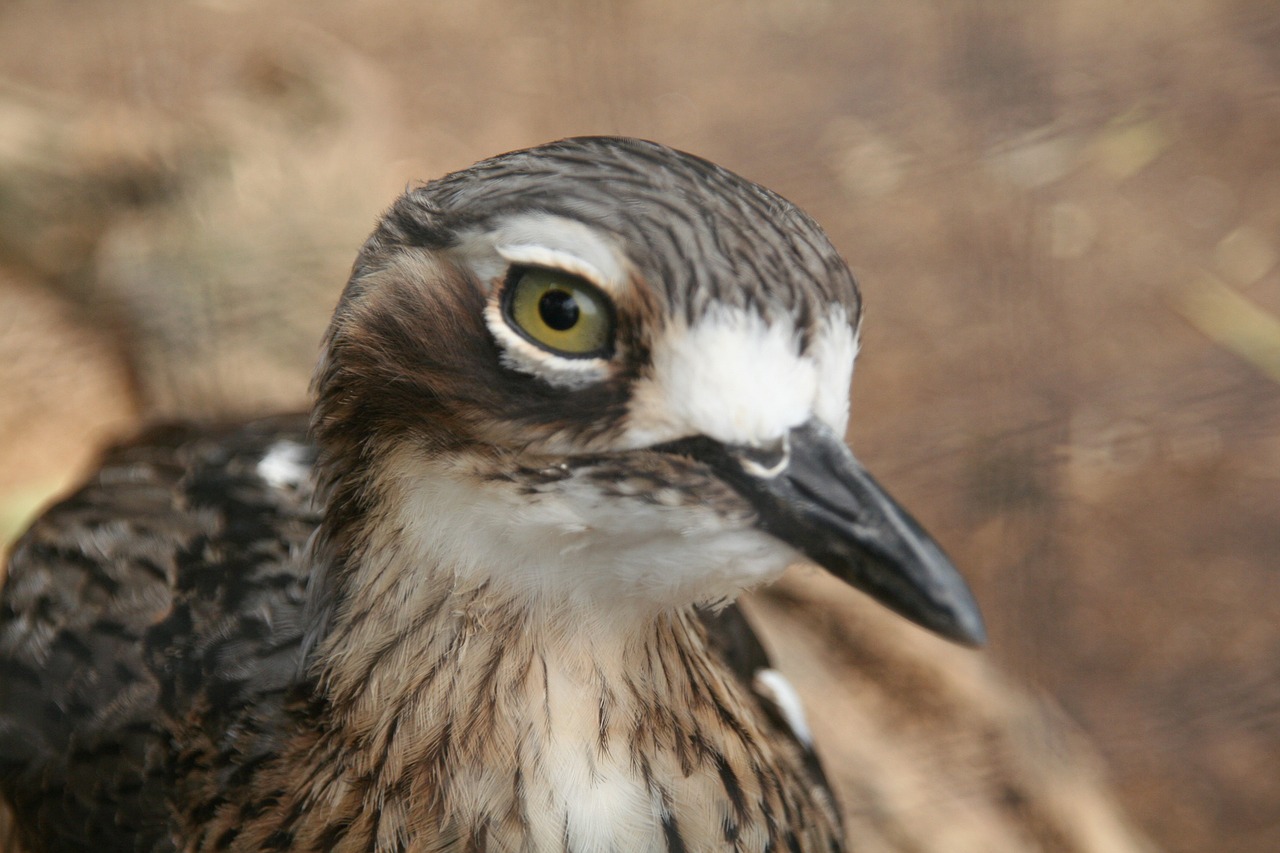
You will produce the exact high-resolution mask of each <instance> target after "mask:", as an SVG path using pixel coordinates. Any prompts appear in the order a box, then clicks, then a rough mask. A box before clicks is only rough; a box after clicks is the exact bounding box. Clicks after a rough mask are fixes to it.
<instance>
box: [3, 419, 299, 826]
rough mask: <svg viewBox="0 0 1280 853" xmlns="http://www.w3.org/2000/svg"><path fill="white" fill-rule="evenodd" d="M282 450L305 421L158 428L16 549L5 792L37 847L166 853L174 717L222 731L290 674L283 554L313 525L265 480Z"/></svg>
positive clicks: (292, 591)
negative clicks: (199, 717)
mask: <svg viewBox="0 0 1280 853" xmlns="http://www.w3.org/2000/svg"><path fill="white" fill-rule="evenodd" d="M281 440H292V441H294V442H298V443H303V442H305V420H304V419H303V418H301V417H288V418H276V419H271V420H267V421H259V422H254V423H252V424H249V425H247V426H241V427H233V428H223V429H212V430H203V429H198V428H195V427H164V428H160V429H156V430H152V431H151V432H149V433H148V434H147V435H145V436H143V437H142V438H141V439H140V440H138V441H136V442H133V443H131V444H129V445H126V446H122V447H118V448H115V449H113V450H111V451H109V452H108V453H107V454H106V457H105V459H104V461H103V464H102V467H101V469H100V470H99V471H98V472H97V474H96V475H95V476H94V478H93V479H92V480H91V481H90V482H89V483H88V484H87V485H86V486H84V487H83V488H82V489H81V490H80V491H78V492H77V493H75V494H74V495H72V496H71V497H70V498H68V499H66V500H64V501H62V502H61V503H59V504H57V505H56V506H54V507H52V508H51V509H50V510H49V511H48V512H47V513H46V514H45V515H44V516H43V517H42V518H41V519H40V520H39V521H37V522H36V523H35V525H34V526H33V527H32V528H31V529H30V530H29V531H28V532H27V533H26V534H25V535H24V536H23V537H22V538H21V539H20V540H19V541H18V542H17V544H16V545H15V546H14V549H13V553H12V558H11V562H10V568H9V577H8V580H7V582H6V584H5V587H4V589H3V593H2V595H0V667H2V669H0V788H2V789H3V791H4V793H5V794H6V796H7V797H8V799H9V800H10V802H11V803H12V804H13V806H14V808H15V810H16V812H17V814H18V821H17V823H18V825H19V827H20V828H21V835H22V840H23V842H24V844H26V845H27V848H28V849H29V850H42V849H58V850H94V851H102V850H139V851H143V850H147V851H150V850H169V849H172V840H171V838H170V837H169V832H170V829H169V827H168V807H167V803H166V802H165V798H166V796H167V794H166V792H167V791H168V790H170V785H171V784H172V782H173V781H174V780H173V773H174V765H173V760H174V757H173V756H172V755H171V751H170V749H169V740H170V736H171V731H170V727H169V726H170V724H169V723H168V722H166V720H172V719H175V718H180V717H182V716H185V715H187V714H189V713H190V711H191V709H192V708H193V707H200V708H201V709H202V712H204V713H208V714H211V715H212V717H210V718H207V719H206V721H205V722H206V723H212V724H213V725H214V726H217V727H218V728H216V729H212V730H215V731H217V730H225V728H224V726H230V724H231V723H232V722H233V721H232V720H231V719H222V720H219V719H216V717H217V715H218V713H219V712H220V711H221V712H224V713H226V714H235V713H237V711H238V709H242V708H244V707H245V706H246V704H247V703H250V702H260V701H262V700H263V699H264V698H266V697H267V696H268V695H269V694H273V693H279V692H280V691H282V690H283V689H284V688H285V687H286V686H287V685H288V684H289V682H290V681H291V680H292V679H294V678H295V677H296V674H297V672H298V661H297V655H296V650H297V641H298V636H299V630H298V625H297V613H298V612H299V611H300V605H301V597H302V588H303V584H304V582H305V579H304V574H303V572H302V567H301V564H300V562H299V561H298V560H296V559H293V558H294V557H295V556H296V555H297V553H298V552H300V551H301V549H302V548H303V547H304V546H305V543H306V540H307V537H308V536H309V535H310V532H311V530H312V529H313V528H314V526H315V523H316V520H317V519H316V516H315V515H314V513H313V511H312V509H311V507H310V493H309V479H304V480H303V481H301V482H300V483H299V484H298V485H296V486H292V487H285V488H279V487H274V486H271V485H270V484H268V483H267V482H266V481H265V480H264V479H263V478H262V476H261V475H260V474H259V473H258V467H257V466H258V463H259V462H260V460H261V459H262V458H263V455H264V454H265V453H267V452H268V450H269V449H270V448H271V447H272V446H273V445H275V444H276V443H277V442H279V441H281ZM299 461H300V462H301V464H304V465H305V463H306V462H307V460H306V459H302V460H299ZM166 712H167V713H166ZM220 724H221V725H220Z"/></svg>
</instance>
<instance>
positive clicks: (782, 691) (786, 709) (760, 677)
mask: <svg viewBox="0 0 1280 853" xmlns="http://www.w3.org/2000/svg"><path fill="white" fill-rule="evenodd" d="M751 686H752V687H753V688H754V689H755V691H756V692H757V693H759V694H760V695H761V696H763V697H764V698H765V699H768V700H769V701H770V702H772V703H773V704H774V706H775V707H776V708H777V709H778V711H779V712H780V713H781V714H782V718H783V719H784V720H786V723H787V727H788V728H790V729H791V733H792V734H794V735H795V736H796V739H797V740H799V741H800V742H801V743H802V744H804V745H805V746H810V747H811V746H813V732H811V731H810V730H809V721H808V720H807V719H805V715H804V704H803V703H802V702H801V701H800V694H799V693H797V692H796V689H795V688H794V687H792V686H791V682H790V681H787V679H786V677H785V676H783V674H782V673H780V672H778V671H777V670H776V669H758V670H756V674H755V676H754V677H753V678H752V679H751Z"/></svg>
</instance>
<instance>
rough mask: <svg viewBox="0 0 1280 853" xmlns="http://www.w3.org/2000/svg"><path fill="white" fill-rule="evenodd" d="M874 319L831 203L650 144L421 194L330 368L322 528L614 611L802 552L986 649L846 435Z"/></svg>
mask: <svg viewBox="0 0 1280 853" xmlns="http://www.w3.org/2000/svg"><path fill="white" fill-rule="evenodd" d="M860 314H861V304H860V297H859V294H858V289H857V286H856V283H855V281H854V278H853V276H852V275H851V273H850V272H849V269H848V267H847V265H846V264H845V262H844V261H843V260H842V259H841V257H840V255H839V254H838V253H837V251H836V250H835V249H834V248H833V246H832V245H831V243H830V241H829V240H828V239H827V237H826V235H825V234H824V233H823V231H822V230H821V228H819V226H818V225H817V224H816V223H815V222H814V221H813V220H812V219H811V218H809V217H808V216H807V215H806V214H805V213H803V212H802V211H801V210H799V209H798V208H797V207H795V206H794V205H793V204H791V203H790V202H788V201H786V200H785V199H783V198H782V197H780V196H779V195H777V194H776V193H773V192H771V191H769V190H767V189H765V188H763V187H760V186H758V185H757V184H754V183H752V182H750V181H748V180H746V179H744V178H741V177H739V176H737V175H735V174H733V173H731V172H729V171H727V170H725V169H722V168H720V167H718V166H716V165H714V164H712V163H709V162H707V161H705V160H702V159H699V158H697V157H694V156H691V155H688V154H684V153H681V152H677V151H674V150H672V149H669V148H666V147H664V146H661V145H657V144H655V143H650V142H643V141H638V140H629V139H614V138H582V139H570V140H564V141H561V142H556V143H551V144H548V145H543V146H540V147H537V148H532V149H529V150H525V151H518V152H514V153H510V154H505V155H502V156H499V157H496V158H493V159H491V160H486V161H484V162H481V163H479V164H477V165H475V166H473V167H471V168H469V169H465V170H463V171H460V172H456V173H454V174H451V175H448V176H446V177H444V178H442V179H440V180H437V181H434V182H431V183H428V184H426V185H424V186H422V187H420V188H416V189H413V190H411V191H410V192H408V193H407V194H405V195H404V196H402V197H401V198H400V199H399V200H398V201H396V203H395V204H394V205H393V206H392V207H391V209H390V210H389V211H388V212H387V213H386V215H385V216H384V217H383V219H382V220H381V222H380V224H379V225H378V228H377V230H376V231H375V232H374V233H373V235H372V236H371V237H370V238H369V240H368V241H367V242H366V243H365V245H364V247H363V249H362V251H361V253H360V255H359V257H358V259H357V261H356V263H355V267H354V270H353V273H352V276H351V279H350V282H349V283H348V285H347V287H346V289H345V291H344V293H343V295H342V298H341V300H340V303H339V305H338V307H337V310H336V312H335V315H334V318H333V321H332V324H331V325H330V327H329V331H328V334H327V336H326V342H325V348H324V354H323V357H322V359H321V363H320V366H319V368H318V370H317V374H316V380H315V391H316V395H317V405H316V409H315V415H314V419H313V429H314V432H315V436H316V440H317V443H318V444H319V446H320V451H321V471H322V476H323V478H324V485H325V488H326V489H327V490H328V494H329V500H328V510H327V515H326V520H325V526H326V527H325V529H326V530H327V532H328V535H329V536H331V537H332V538H333V540H334V545H333V547H334V549H335V552H336V553H338V554H339V556H340V557H341V559H348V560H349V559H355V557H356V555H363V557H361V558H362V559H367V558H368V555H369V553H370V552H371V551H372V550H375V549H377V548H389V547H391V546H390V545H388V544H387V543H388V542H389V541H390V539H394V540H395V542H396V545H395V546H394V548H395V549H397V552H398V553H400V554H401V555H402V559H401V563H403V564H406V565H409V564H421V565H423V566H432V567H437V568H440V567H443V570H445V571H448V572H452V573H454V575H455V576H466V577H469V578H471V579H473V580H474V579H476V578H477V577H482V580H483V582H484V583H486V584H491V585H493V586H494V587H495V588H501V589H504V590H507V591H509V592H510V593H511V594H512V595H524V596H528V597H530V598H531V599H535V600H538V601H542V602H565V601H581V602H585V603H588V604H590V605H592V606H593V607H595V608H597V610H599V609H601V608H603V609H604V610H605V611H610V612H611V611H613V610H615V609H617V608H620V607H625V608H630V609H632V610H639V611H644V610H646V609H657V610H661V609H664V608H670V607H678V606H687V605H688V604H691V603H714V602H717V601H725V600H730V599H732V597H733V596H735V595H736V594H737V593H738V592H739V591H740V590H742V589H743V588H745V587H748V586H750V585H753V584H756V583H759V582H762V581H767V580H771V579H773V578H775V577H777V576H778V575H779V574H780V573H781V572H782V570H783V569H784V568H785V567H786V566H787V565H788V564H789V563H791V562H794V561H795V560H796V559H797V558H798V556H800V555H803V556H805V557H808V558H809V559H811V560H813V561H815V562H817V563H818V564H820V565H822V566H823V567H825V568H826V569H827V570H828V571H830V572H832V573H834V574H835V575H837V576H839V577H840V578H842V579H844V580H845V581H847V582H849V583H850V584H852V585H853V586H855V587H857V588H858V589H861V590H863V591H865V592H867V593H868V594H870V595H871V596H873V597H874V598H876V599H878V600H879V601H881V602H882V603H883V604H885V605H887V606H888V607H890V608H892V609H894V610H896V611H897V612H899V613H901V614H903V615H904V616H906V617H908V618H910V619H912V620H914V621H916V622H918V623H919V624H921V625H923V626H925V627H927V628H929V629H931V630H933V631H935V632H937V633H939V634H942V635H944V636H946V637H949V638H951V639H954V640H958V641H960V642H965V643H974V644H976V643H980V642H981V641H982V639H983V628H982V621H981V617H980V616H979V614H978V610H977V607H976V605H975V603H974V601H973V599H972V597H971V595H970V593H969V591H968V589H967V587H966V586H965V583H964V581H963V580H962V579H961V577H960V575H959V574H958V572H957V571H956V569H955V568H954V567H953V566H952V564H951V562H950V561H949V560H948V559H947V557H946V556H945V555H944V554H943V552H942V551H941V549H940V548H939V547H938V546H937V545H936V544H935V543H934V542H933V540H932V539H931V538H930V537H929V536H928V535H927V534H926V533H925V532H924V531H923V530H922V529H921V528H920V526H919V525H918V524H917V523H916V522H915V521H914V520H913V519H912V518H911V516H910V515H908V514H907V513H906V512H905V511H904V510H903V509H902V508H901V507H900V506H899V505H898V504H897V503H896V502H895V501H894V500H893V499H892V498H891V497H890V496H889V495H888V493H887V492H886V491H885V490H884V489H883V488H882V487H881V486H880V485H879V484H878V483H877V482H876V481H875V480H874V479H872V477H871V476H870V475H869V474H868V473H867V471H866V470H865V469H864V468H863V467H862V465H861V464H860V463H859V462H858V461H857V459H856V458H855V457H854V456H853V454H852V453H851V452H850V451H849V449H848V448H847V446H846V445H845V443H844V440H843V435H844V433H845V429H846V427H847V422H848V415H849V409H848V389H849V383H850V379H851V377H852V372H853V363H854V357H855V354H856V350H857V339H858V326H859V321H860ZM424 582H425V579H424ZM432 582H438V578H434V579H433V581H432Z"/></svg>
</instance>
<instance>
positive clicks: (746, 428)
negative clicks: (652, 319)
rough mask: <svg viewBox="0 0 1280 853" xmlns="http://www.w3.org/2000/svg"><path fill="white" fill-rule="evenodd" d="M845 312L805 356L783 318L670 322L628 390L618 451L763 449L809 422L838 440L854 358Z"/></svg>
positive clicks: (724, 313) (838, 312)
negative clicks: (702, 441)
mask: <svg viewBox="0 0 1280 853" xmlns="http://www.w3.org/2000/svg"><path fill="white" fill-rule="evenodd" d="M856 349H857V347H856V343H855V339H854V334H853V330H852V329H851V328H850V327H849V323H848V319H847V314H846V313H845V311H844V309H843V307H840V306H834V307H833V308H832V311H831V314H830V315H828V317H826V318H824V320H823V322H822V323H821V325H820V326H819V328H818V330H817V331H816V333H815V335H814V337H813V341H812V343H811V345H810V346H809V348H808V350H807V351H806V352H803V353H802V352H801V351H800V336H799V334H798V333H797V331H796V329H795V328H794V326H793V325H792V324H791V322H790V321H789V320H786V319H783V320H775V321H773V322H767V321H766V320H765V319H764V318H763V317H761V316H760V315H759V314H758V313H756V312H754V311H749V310H744V309H736V308H720V309H712V310H711V311H709V312H708V313H707V314H706V315H705V316H703V317H702V318H701V319H699V320H698V321H697V322H696V323H695V324H694V325H692V326H689V325H686V324H683V323H673V324H671V325H669V326H668V327H667V328H666V330H665V331H664V332H663V334H662V336H661V337H660V338H659V339H658V340H657V341H655V342H654V344H653V370H652V372H651V374H650V375H649V376H646V377H644V378H643V379H641V380H639V381H638V382H637V383H636V385H635V388H634V391H633V394H632V400H631V407H630V412H629V417H628V430H627V437H626V443H627V445H628V446H631V447H646V446H649V445H653V444H660V443H662V442H664V441H672V440H675V439H679V438H684V437H687V436H690V435H705V436H709V437H710V438H713V439H715V440H717V441H720V442H723V443H725V444H737V445H747V446H752V447H767V446H770V445H772V444H774V443H775V442H777V441H779V440H780V439H782V438H783V437H784V436H785V435H786V434H787V433H788V432H789V431H790V430H791V429H793V428H794V427H797V426H799V425H800V424H802V423H804V422H805V421H807V420H809V419H810V418H811V417H814V416H815V415H816V416H817V417H819V418H821V419H822V420H823V421H825V422H826V423H827V424H828V425H830V426H831V427H832V428H833V429H835V430H836V431H837V433H838V434H840V435H843V434H844V429H845V427H846V426H847V424H848V418H849V380H850V378H851V377H852V374H853V359H854V355H855V353H856Z"/></svg>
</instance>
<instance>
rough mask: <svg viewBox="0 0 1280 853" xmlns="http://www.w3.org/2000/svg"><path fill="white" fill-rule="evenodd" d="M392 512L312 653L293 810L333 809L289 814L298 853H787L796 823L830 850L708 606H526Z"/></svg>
mask: <svg viewBox="0 0 1280 853" xmlns="http://www.w3.org/2000/svg"><path fill="white" fill-rule="evenodd" d="M387 503H397V504H399V505H403V504H404V501H403V495H384V496H383V497H382V498H381V499H374V500H367V501H364V502H363V504H362V505H363V506H365V507H367V508H368V514H367V516H366V517H365V519H364V525H365V526H364V528H363V529H362V530H361V531H360V532H359V533H358V534H355V533H353V534H351V535H350V536H349V537H348V540H347V541H350V542H357V543H359V545H358V547H356V548H353V549H351V550H350V551H349V552H348V560H349V563H348V564H347V565H344V566H342V567H341V570H340V571H339V572H337V573H336V574H334V575H333V579H334V580H336V581H337V585H336V586H335V587H333V588H332V589H331V590H330V593H331V595H330V598H331V599H332V601H333V602H335V604H334V605H333V607H332V610H331V612H330V614H329V622H328V626H327V630H326V633H325V635H324V636H323V637H322V638H321V639H320V640H319V642H318V644H317V645H316V647H315V648H314V650H313V657H312V672H313V673H314V674H315V675H316V676H317V677H318V682H317V684H318V690H317V694H316V695H317V698H318V702H317V703H316V705H315V706H313V707H318V708H320V709H321V710H319V711H318V712H317V713H319V714H320V715H321V718H320V719H319V721H318V723H319V725H318V731H319V734H318V736H317V738H316V739H314V740H312V739H308V740H307V741H306V742H303V743H300V744H299V745H298V749H299V750H300V751H301V752H303V753H304V754H305V755H306V757H307V760H308V761H310V762H311V763H312V766H313V767H315V768H316V769H315V772H314V773H312V774H310V775H309V776H307V778H306V780H305V783H304V787H302V788H298V789H297V790H295V791H293V792H292V796H291V798H290V799H292V800H293V801H294V802H296V803H315V802H325V803H331V804H333V808H332V809H331V810H328V811H324V812H321V811H313V810H309V809H306V808H302V807H298V808H291V809H286V810H285V813H287V814H289V815H290V820H291V821H295V823H293V824H291V825H289V826H287V827H280V828H279V829H281V830H283V831H287V832H288V834H289V835H290V837H292V838H295V839H296V840H297V841H298V844H299V846H300V849H308V845H309V844H310V845H313V846H314V847H315V848H317V849H325V848H328V847H332V846H333V844H334V841H335V833H338V834H340V835H341V837H342V838H343V839H344V845H345V844H346V843H347V842H350V843H351V844H353V845H359V844H363V843H365V842H368V843H369V845H371V846H376V845H375V844H374V842H375V841H377V844H384V843H385V844H386V845H387V846H389V847H395V846H397V845H402V846H403V847H404V848H405V849H419V848H421V849H437V847H436V846H433V844H434V845H437V846H439V845H440V844H442V843H444V842H443V841H442V839H444V840H447V839H455V841H454V842H451V843H454V844H457V845H458V846H457V848H456V849H472V847H475V848H476V849H480V848H485V847H488V848H491V849H566V850H608V849H634V850H668V849H707V850H711V849H720V847H721V846H723V845H724V844H725V839H726V837H729V836H733V837H736V838H738V839H739V840H740V841H742V842H743V843H742V846H743V847H744V848H752V849H765V848H767V847H769V846H770V843H772V845H773V846H774V847H777V848H779V849H783V848H785V847H786V844H787V842H788V840H789V839H787V838H786V837H784V836H783V835H781V833H784V832H786V831H787V830H786V828H785V827H786V826H787V824H788V823H789V821H788V818H787V816H789V817H790V818H791V819H795V818H796V817H797V816H800V818H801V820H800V821H799V822H798V823H797V824H796V825H799V826H802V827H805V826H807V827H809V828H808V829H806V830H805V831H806V832H811V833H813V838H812V839H811V840H813V841H814V842H815V843H817V842H819V841H820V842H822V849H830V848H829V845H828V844H827V843H826V842H828V841H829V840H830V839H831V838H833V837H834V833H835V829H834V827H835V821H834V818H833V817H832V816H831V806H830V802H829V801H828V800H826V799H824V795H823V794H822V793H821V792H819V791H817V790H816V789H815V788H814V787H813V785H812V784H811V780H810V779H809V778H808V777H807V776H806V774H805V772H804V770H803V769H802V757H801V756H800V754H799V752H798V750H797V748H796V747H795V745H794V744H791V743H789V742H779V740H778V739H777V738H773V737H770V736H769V734H768V733H766V730H765V728H764V727H765V726H766V725H767V723H765V722H764V720H763V719H762V718H761V717H760V715H759V712H758V711H757V710H756V709H755V706H754V704H753V703H752V700H751V698H750V697H749V696H747V695H746V694H745V692H744V690H743V688H742V686H741V685H740V684H739V683H738V682H737V680H736V678H735V677H734V676H733V674H732V673H731V672H730V671H729V670H728V669H727V667H726V666H725V665H724V663H723V662H722V661H721V660H720V659H719V658H718V657H717V656H716V655H715V654H713V653H712V652H711V651H710V650H709V649H708V647H707V636H706V633H705V629H704V627H703V625H702V623H701V621H700V620H699V619H698V617H697V616H696V615H695V613H694V612H693V609H692V607H687V608H684V609H680V608H675V609H668V610H664V611H661V612H649V611H646V610H644V609H641V610H640V611H638V613H637V614H633V615H632V616H630V617H628V618H617V616H616V613H615V612H613V611H610V612H608V613H606V614H601V613H600V612H595V613H592V612H591V611H590V609H589V608H587V607H585V606H583V604H582V603H581V602H573V601H569V602H561V603H560V604H559V606H552V605H550V604H548V603H547V602H546V601H544V600H539V599H537V598H536V597H535V598H530V597H529V596H527V595H519V594H516V593H515V592H513V591H512V589H511V588H509V587H504V586H503V585H502V584H500V583H495V582H494V581H493V577H494V576H495V573H497V572H499V571H500V570H501V568H502V567H490V568H491V569H492V570H493V571H492V572H489V573H483V572H478V571H476V567H475V566H467V567H460V566H458V565H455V564H453V563H451V560H454V559H456V554H454V553H453V551H451V550H450V549H448V548H445V549H435V550H433V549H432V548H430V547H426V546H425V545H424V544H423V541H422V539H421V538H420V537H418V536H415V535H414V534H413V533H412V532H411V531H409V530H407V529H406V527H405V525H404V524H403V523H402V522H403V519H402V518H399V517H397V516H396V515H395V514H394V513H391V512H390V511H389V510H388V508H387V506H386V504H387ZM352 517H353V518H354V517H355V516H354V515H353V516H352ZM322 541H323V540H322ZM726 833H728V835H726ZM790 840H794V839H790ZM681 845H682V846H681ZM445 846H448V845H447V844H446V845H445ZM730 846H734V845H730ZM344 849H345V847H344ZM353 849H354V847H353ZM448 849H455V848H454V847H448ZM815 849H816V848H815Z"/></svg>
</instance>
